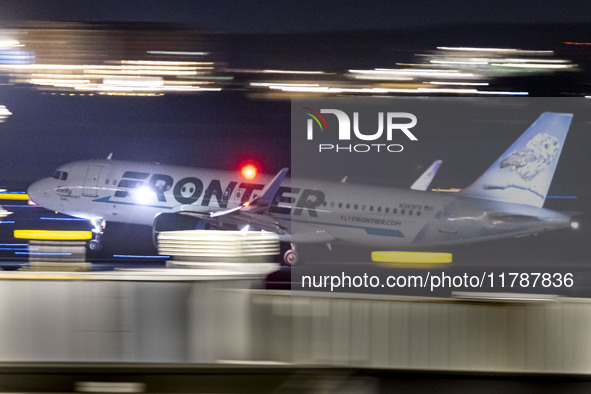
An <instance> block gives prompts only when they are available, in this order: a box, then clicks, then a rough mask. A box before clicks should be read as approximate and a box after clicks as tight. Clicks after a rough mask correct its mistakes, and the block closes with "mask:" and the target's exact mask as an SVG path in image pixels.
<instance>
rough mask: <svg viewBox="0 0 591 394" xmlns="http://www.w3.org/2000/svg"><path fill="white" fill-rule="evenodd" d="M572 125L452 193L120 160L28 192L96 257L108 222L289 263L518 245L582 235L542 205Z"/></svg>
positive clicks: (555, 118) (519, 149) (541, 131)
mask: <svg viewBox="0 0 591 394" xmlns="http://www.w3.org/2000/svg"><path fill="white" fill-rule="evenodd" d="M571 120H572V115H571V114H559V113H544V114H542V115H541V116H540V117H539V118H538V119H537V120H536V121H535V122H534V123H533V124H532V125H531V126H530V127H529V128H528V129H527V130H526V131H525V133H523V135H522V136H521V137H520V138H518V139H517V141H515V143H514V144H513V145H511V147H510V148H509V149H508V150H507V151H506V152H505V153H503V154H502V155H501V157H499V158H498V159H497V161H495V162H494V163H493V164H492V166H491V167H490V168H489V169H488V170H487V171H486V172H485V173H484V174H483V175H482V176H481V177H480V178H478V179H477V180H476V181H475V182H474V183H473V184H472V185H470V186H468V187H467V188H465V189H463V190H462V191H460V192H459V193H453V194H449V193H434V192H428V191H422V190H416V189H417V187H415V188H413V189H412V190H411V189H399V188H386V187H375V186H367V185H361V184H351V183H348V182H325V181H318V180H307V179H286V173H287V171H288V169H287V168H284V169H282V170H281V171H279V172H278V173H277V174H276V175H275V176H265V175H256V176H255V177H254V178H253V179H251V180H245V178H244V177H242V176H240V174H237V173H235V172H228V171H218V170H212V169H203V168H188V167H176V166H167V165H160V164H146V163H134V162H127V161H117V160H88V161H77V162H73V163H68V164H64V165H62V166H61V167H59V168H58V169H57V170H56V171H55V173H54V174H53V176H52V177H50V178H45V179H42V180H39V181H37V182H35V183H34V184H32V185H31V186H30V187H29V190H28V193H29V196H30V198H31V199H32V200H33V201H34V202H35V203H37V204H39V205H41V206H43V207H45V208H47V209H51V210H54V211H58V212H61V213H65V214H68V215H72V216H76V217H81V218H87V219H90V220H92V221H93V222H94V223H95V225H96V228H97V231H96V236H95V238H94V239H93V240H91V241H90V243H89V247H90V249H92V250H97V249H99V248H100V246H101V244H100V242H101V240H100V235H101V234H102V228H103V227H104V223H105V222H109V221H114V222H127V223H136V224H142V225H149V226H153V227H154V229H155V230H160V229H169V230H172V229H195V228H202V229H208V228H210V229H232V230H236V229H242V228H244V227H245V226H247V225H248V226H249V228H250V229H251V230H265V231H272V232H274V233H277V234H278V235H279V239H280V241H282V242H285V243H286V245H290V246H291V248H290V249H288V250H287V251H286V252H285V254H284V256H283V259H284V261H285V262H286V263H288V264H295V263H296V262H298V260H299V256H298V254H297V252H296V248H297V245H300V244H307V243H324V244H329V245H331V244H339V243H340V244H348V245H358V246H363V247H369V248H388V249H389V250H392V249H395V250H401V249H402V250H404V249H417V248H421V247H427V246H428V247H431V246H438V245H453V244H463V243H471V242H480V241H486V240H493V239H500V238H509V237H520V236H524V235H529V234H537V233H540V232H544V231H549V230H556V229H562V228H567V227H569V226H571V225H572V226H573V227H575V223H574V222H573V223H571V217H570V215H569V214H566V213H561V212H556V211H552V210H549V209H544V208H543V205H544V201H545V199H546V195H547V193H548V189H549V187H550V183H551V181H552V177H553V175H554V170H555V169H556V165H557V163H558V159H559V156H560V153H561V151H562V147H563V145H564V141H565V138H566V135H567V132H568V129H569V126H570V123H571ZM424 188H425V187H419V188H418V189H424Z"/></svg>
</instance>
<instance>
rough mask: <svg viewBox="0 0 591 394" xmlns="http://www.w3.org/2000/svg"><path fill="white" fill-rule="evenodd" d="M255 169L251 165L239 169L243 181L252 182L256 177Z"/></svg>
mask: <svg viewBox="0 0 591 394" xmlns="http://www.w3.org/2000/svg"><path fill="white" fill-rule="evenodd" d="M257 172H258V171H257V168H256V167H255V166H254V165H252V164H247V165H245V166H243V167H242V168H241V169H240V173H241V174H242V176H243V177H244V178H245V179H248V180H252V179H254V178H255V177H256V176H257Z"/></svg>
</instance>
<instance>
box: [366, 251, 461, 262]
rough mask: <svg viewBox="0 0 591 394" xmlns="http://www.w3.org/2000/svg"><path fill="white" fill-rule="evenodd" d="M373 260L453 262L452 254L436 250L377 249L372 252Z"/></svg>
mask: <svg viewBox="0 0 591 394" xmlns="http://www.w3.org/2000/svg"><path fill="white" fill-rule="evenodd" d="M371 260H372V261H375V262H379V263H406V264H414V263H418V264H421V263H429V264H448V263H451V262H452V254H451V253H435V252H398V251H376V252H372V253H371Z"/></svg>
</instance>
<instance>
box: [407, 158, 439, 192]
mask: <svg viewBox="0 0 591 394" xmlns="http://www.w3.org/2000/svg"><path fill="white" fill-rule="evenodd" d="M441 163H443V160H435V161H434V162H433V163H432V164H431V165H430V166H429V168H427V170H425V172H423V173H422V174H421V176H420V177H418V178H417V180H416V181H415V182H414V183H413V184H412V186H411V187H410V188H411V190H420V191H423V192H424V191H425V190H427V189H428V188H429V185H430V184H431V182H433V178H434V177H435V175H436V174H437V171H439V167H440V166H441Z"/></svg>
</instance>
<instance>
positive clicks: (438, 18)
mask: <svg viewBox="0 0 591 394" xmlns="http://www.w3.org/2000/svg"><path fill="white" fill-rule="evenodd" d="M0 10H1V15H0V21H4V22H15V21H22V20H57V21H94V22H96V21H113V22H172V23H183V24H186V25H188V26H190V27H192V28H197V29H203V30H210V31H224V32H237V33H252V32H257V33H270V32H282V33H287V32H310V31H330V30H358V29H396V28H405V27H423V26H435V25H444V24H458V23H486V22H509V23H548V22H553V23H570V22H586V21H588V20H589V18H590V17H591V2H589V1H580V0H576V1H575V0H545V1H539V0H519V1H510V0H496V1H488V0H486V1H483V0H476V1H475V0H450V1H444V2H441V1H433V0H414V1H372V2H363V1H357V0H330V1H314V2H312V1H270V0H265V1H256V2H250V1H241V0H230V1H215V0H210V1H189V0H170V1H164V0H144V1H132V0H102V1H81V0H55V1H47V0H3V1H2V2H0Z"/></svg>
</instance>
